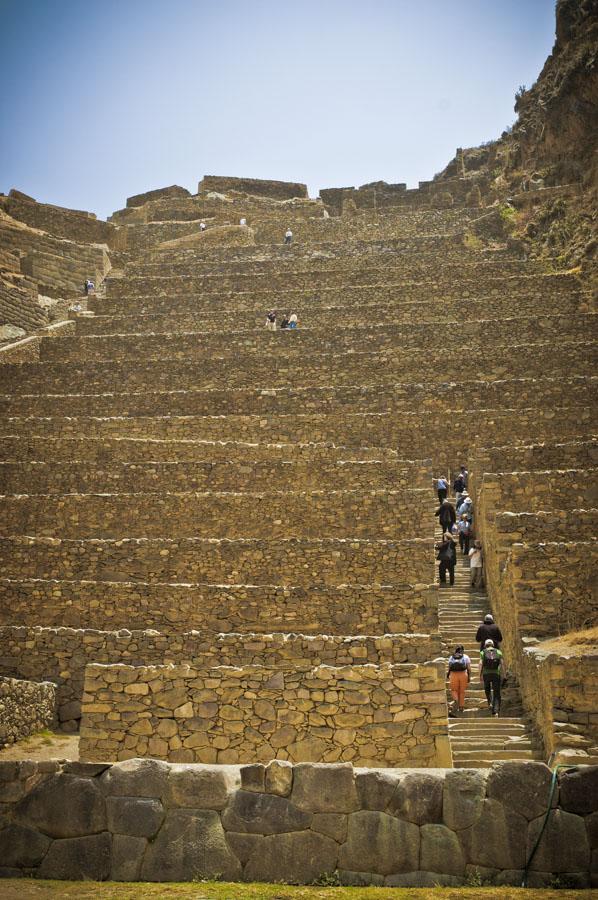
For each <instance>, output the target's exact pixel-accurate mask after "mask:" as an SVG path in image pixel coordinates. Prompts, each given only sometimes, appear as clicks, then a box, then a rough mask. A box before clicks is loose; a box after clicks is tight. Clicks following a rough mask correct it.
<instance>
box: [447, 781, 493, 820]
mask: <svg viewBox="0 0 598 900" xmlns="http://www.w3.org/2000/svg"><path fill="white" fill-rule="evenodd" d="M486 777H487V773H486V772H484V771H483V770H478V769H454V770H453V771H452V772H451V771H449V772H447V773H446V775H445V778H444V789H443V797H442V817H443V821H444V824H445V825H448V827H449V828H451V829H452V830H453V831H460V830H462V829H463V828H468V827H469V826H470V825H473V824H474V823H475V822H477V820H478V819H479V817H480V815H481V813H482V802H483V800H484V797H485V795H486Z"/></svg>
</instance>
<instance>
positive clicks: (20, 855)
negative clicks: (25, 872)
mask: <svg viewBox="0 0 598 900" xmlns="http://www.w3.org/2000/svg"><path fill="white" fill-rule="evenodd" d="M49 846H50V838H48V837H46V835H45V834H40V833H39V831H34V830H33V829H32V828H25V827H24V826H23V825H7V826H6V828H3V829H2V831H0V860H2V865H3V866H15V867H17V868H19V867H23V868H29V867H33V866H37V865H39V863H40V862H41V861H42V859H43V858H44V856H45V854H46V851H47V849H48V847H49Z"/></svg>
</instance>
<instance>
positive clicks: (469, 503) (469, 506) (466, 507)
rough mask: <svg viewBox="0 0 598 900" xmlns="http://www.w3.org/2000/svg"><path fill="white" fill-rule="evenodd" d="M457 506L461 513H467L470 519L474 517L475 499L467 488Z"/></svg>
mask: <svg viewBox="0 0 598 900" xmlns="http://www.w3.org/2000/svg"><path fill="white" fill-rule="evenodd" d="M455 508H456V510H457V512H458V513H459V514H461V513H465V515H466V516H467V517H468V518H469V519H471V518H473V500H472V499H471V497H470V496H469V494H468V493H467V491H466V490H464V491H463V493H462V494H461V497H460V499H459V502H458V503H457V504H456V506H455Z"/></svg>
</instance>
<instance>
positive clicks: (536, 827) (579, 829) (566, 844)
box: [527, 809, 590, 872]
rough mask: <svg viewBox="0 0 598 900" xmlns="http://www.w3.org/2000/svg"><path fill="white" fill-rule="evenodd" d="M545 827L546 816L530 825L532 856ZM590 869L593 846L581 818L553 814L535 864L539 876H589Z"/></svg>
mask: <svg viewBox="0 0 598 900" xmlns="http://www.w3.org/2000/svg"><path fill="white" fill-rule="evenodd" d="M543 824H544V816H540V817H539V818H538V819H534V820H533V822H530V825H529V831H528V835H527V855H528V856H529V855H530V853H531V851H532V849H533V847H534V845H535V843H536V841H537V839H538V835H539V834H540V830H541V828H542V826H543ZM589 867H590V845H589V842H588V836H587V833H586V827H585V823H584V820H583V819H582V818H581V816H575V815H573V813H569V812H564V811H563V810H562V809H555V810H552V811H551V812H550V814H549V816H548V822H547V824H546V829H545V831H544V834H543V835H542V839H541V841H540V844H539V846H538V849H537V850H536V854H535V856H534V858H533V860H532V864H531V869H532V871H535V872H538V871H539V872H587V871H588V869H589Z"/></svg>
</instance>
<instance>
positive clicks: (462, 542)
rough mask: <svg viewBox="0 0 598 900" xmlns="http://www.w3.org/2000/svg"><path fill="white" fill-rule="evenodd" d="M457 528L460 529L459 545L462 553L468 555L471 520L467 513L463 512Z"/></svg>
mask: <svg viewBox="0 0 598 900" xmlns="http://www.w3.org/2000/svg"><path fill="white" fill-rule="evenodd" d="M457 528H458V529H459V547H460V548H461V554H462V556H467V555H468V553H469V542H470V540H471V522H470V521H469V519H468V518H467V515H466V514H465V513H462V514H461V517H460V518H459V521H458V522H457Z"/></svg>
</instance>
